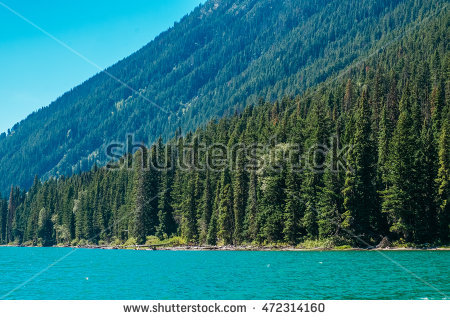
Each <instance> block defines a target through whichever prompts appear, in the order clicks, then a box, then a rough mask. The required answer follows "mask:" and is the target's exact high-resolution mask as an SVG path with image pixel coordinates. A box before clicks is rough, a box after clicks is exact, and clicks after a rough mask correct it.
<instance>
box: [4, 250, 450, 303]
mask: <svg viewBox="0 0 450 320" xmlns="http://www.w3.org/2000/svg"><path fill="white" fill-rule="evenodd" d="M51 264H54V265H53V266H52V267H51V268H49V265H51ZM400 265H401V266H402V267H404V268H406V269H408V271H406V270H405V269H403V268H402V267H400ZM449 267H450V252H449V251H389V252H381V253H380V252H374V251H328V252H223V251H219V252H199V251H177V252H174V251H132V250H89V249H71V248H10V247H0V297H2V299H56V300H59V299H64V300H65V299H76V300H78V299H90V300H97V299H113V300H122V299H123V300H128V299H130V300H140V299H149V300H153V299H155V300H156V299H158V300H165V299H170V300H185V299H196V300H197V299H198V300H203V299H215V300H217V299H219V300H220V299H236V300H240V299H260V300H272V299H274V300H276V299H293V300H297V299H305V300H306V299H443V298H445V296H450V268H449ZM412 273H414V274H415V275H416V276H417V277H420V278H421V279H422V280H419V279H418V278H416V277H415V276H414V275H413V274H412ZM27 281H28V282H27ZM25 282H26V284H25V285H24V286H22V287H20V288H17V287H18V286H20V285H22V284H24V283H25ZM15 288H17V290H15V291H13V292H11V290H14V289H15ZM5 295H7V296H5Z"/></svg>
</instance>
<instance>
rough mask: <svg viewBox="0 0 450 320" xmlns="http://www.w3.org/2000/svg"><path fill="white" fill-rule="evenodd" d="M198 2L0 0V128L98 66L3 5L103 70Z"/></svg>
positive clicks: (198, 0) (178, 0) (16, 120)
mask: <svg viewBox="0 0 450 320" xmlns="http://www.w3.org/2000/svg"><path fill="white" fill-rule="evenodd" d="M204 2H205V0H164V1H161V0H126V1H124V0H64V1H61V0H40V1H35V0H0V133H1V132H4V131H6V130H7V129H8V128H11V127H12V126H13V125H14V124H15V123H17V122H19V121H20V120H22V119H24V118H25V117H26V116H27V115H28V114H30V113H31V112H33V111H35V110H37V109H39V108H40V107H44V106H47V105H48V104H49V103H50V102H52V101H54V100H55V99H56V98H57V97H59V96H60V95H62V94H63V93H64V92H66V91H67V90H70V89H71V88H73V87H74V86H76V85H78V84H80V83H81V82H83V81H84V80H87V79H88V78H89V77H91V76H92V75H94V74H96V73H97V72H98V69H96V68H95V67H94V66H92V65H90V64H89V63H87V62H86V61H84V60H83V59H81V58H80V57H78V56H77V55H75V54H73V53H72V52H70V51H69V50H67V49H66V48H64V47H63V46H61V45H60V44H58V43H57V42H56V41H55V40H53V39H51V38H49V37H48V36H46V35H45V34H43V33H42V32H41V31H39V30H37V29H36V28H34V27H33V26H32V25H30V24H28V23H27V22H25V21H23V20H22V19H21V18H19V17H17V16H16V15H14V14H13V13H11V12H10V11H8V10H7V9H6V8H4V7H3V6H2V4H5V5H7V6H8V7H10V8H11V9H13V10H15V11H16V12H18V13H19V14H21V15H22V16H24V17H25V18H27V19H28V20H30V21H32V22H33V23H35V24H36V25H38V26H39V27H41V28H42V29H44V30H45V31H47V32H48V33H50V34H52V35H53V36H55V37H56V38H58V39H60V40H61V41H63V42H65V43H66V44H68V45H69V46H70V47H72V48H73V49H74V50H76V51H78V52H79V53H81V54H82V55H83V56H85V57H86V58H88V59H89V60H91V61H92V62H94V63H95V64H97V65H99V66H101V67H102V68H106V67H108V66H110V65H111V64H113V63H115V62H117V61H118V60H120V59H122V58H124V57H126V56H128V55H129V54H131V53H133V52H135V51H136V50H138V49H139V48H141V47H142V46H144V45H145V44H146V43H148V42H149V41H151V40H153V39H154V38H155V37H156V36H157V35H158V34H159V33H161V32H162V31H164V30H166V29H168V28H169V27H171V26H173V23H174V22H175V21H179V20H180V19H181V18H182V17H183V16H184V15H185V14H188V13H190V12H191V11H192V10H193V9H194V8H195V7H196V6H198V5H199V4H200V3H204Z"/></svg>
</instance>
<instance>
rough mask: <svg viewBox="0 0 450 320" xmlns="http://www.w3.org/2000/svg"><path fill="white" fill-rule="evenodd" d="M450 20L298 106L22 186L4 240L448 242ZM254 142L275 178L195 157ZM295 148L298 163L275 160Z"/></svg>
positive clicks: (263, 111) (240, 164)
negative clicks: (308, 158)
mask: <svg viewBox="0 0 450 320" xmlns="http://www.w3.org/2000/svg"><path fill="white" fill-rule="evenodd" d="M447 22H448V17H447V18H446V19H443V20H442V21H438V22H436V23H434V24H431V25H430V26H429V27H428V28H427V29H424V30H422V31H419V32H415V33H413V34H412V35H410V36H408V37H406V38H405V39H404V40H403V41H401V42H400V43H399V44H398V45H395V46H392V47H391V48H389V49H386V50H384V51H382V52H380V53H379V54H378V55H377V56H376V57H374V58H372V59H370V60H368V61H366V62H365V63H363V64H361V65H358V66H357V67H355V68H354V69H352V70H351V71H350V72H349V73H348V74H346V75H345V76H344V77H343V78H339V79H337V80H335V81H328V82H326V83H323V84H321V85H319V86H317V87H316V88H314V89H310V90H307V91H306V92H305V93H304V94H303V95H301V96H297V97H295V98H289V97H286V98H284V99H282V100H280V101H276V102H274V103H273V102H267V101H264V100H263V99H261V100H260V102H259V103H258V104H256V105H250V106H248V107H247V108H245V109H244V110H243V111H242V112H236V114H235V115H233V116H230V117H224V118H222V119H220V120H214V121H211V122H210V123H209V124H207V125H206V126H204V127H201V128H199V129H197V130H196V131H194V132H187V133H185V134H182V133H181V130H177V132H176V134H175V136H174V138H173V139H171V140H170V141H168V142H167V143H166V144H165V143H163V140H162V139H159V140H158V141H156V142H155V143H154V144H153V145H152V146H150V147H149V148H141V149H140V150H139V151H138V152H136V153H135V154H134V155H126V156H124V157H123V158H122V159H121V161H120V162H119V164H121V166H120V168H119V169H115V170H111V169H108V168H107V167H103V168H99V167H97V166H94V168H93V169H92V170H91V171H89V172H85V173H81V174H77V175H73V176H71V177H60V178H51V179H49V180H47V181H45V182H41V181H40V180H39V179H38V178H37V177H36V179H35V181H34V183H33V186H32V187H31V188H30V189H29V190H28V191H27V192H25V191H22V190H20V189H19V188H16V187H12V188H11V192H10V194H9V197H8V199H1V200H0V241H1V242H2V243H16V244H32V245H44V246H48V245H55V244H68V243H72V244H80V243H87V242H89V243H123V242H126V241H129V242H132V243H138V244H142V243H145V242H146V241H147V238H148V237H149V236H151V237H158V238H159V239H162V240H163V239H170V238H172V237H175V236H177V237H180V238H182V239H183V240H184V241H185V242H186V243H192V244H194V243H195V244H209V245H217V244H220V245H240V244H245V243H258V244H275V243H278V244H291V245H296V244H299V243H301V242H303V241H306V240H329V241H331V242H332V243H333V244H335V245H343V244H347V245H351V246H367V245H375V244H377V243H378V242H380V240H381V239H382V238H383V237H385V236H387V237H389V239H391V240H392V241H398V242H407V243H414V244H425V243H429V244H441V245H445V244H448V243H449V224H450V202H449V201H450V187H449V181H450V111H449V101H450V83H449V80H448V79H450V55H449V53H448V48H447V46H448V44H447V42H446V41H445V39H446V35H448V32H447V31H448V27H447V25H448V23H447ZM274 137H275V139H274ZM255 143H262V144H265V145H268V146H269V148H268V150H267V151H265V154H263V155H262V157H269V158H270V157H271V158H272V159H274V161H275V164H276V166H275V167H276V168H274V166H261V167H258V168H257V169H256V170H249V169H248V166H249V159H248V158H247V157H245V156H240V154H239V153H234V154H233V156H232V159H231V160H232V161H231V163H232V166H225V167H224V168H223V169H222V170H212V169H210V168H209V169H198V168H197V167H198V166H197V165H196V164H197V163H205V161H206V159H207V154H205V153H202V152H185V150H187V149H189V150H194V151H195V150H198V149H200V146H202V145H206V146H211V145H213V144H220V145H223V146H226V147H227V148H228V149H232V148H233V146H235V145H243V146H251V145H252V144H255ZM290 145H295V146H298V148H297V154H295V153H294V156H293V157H278V156H277V154H279V153H280V152H281V153H282V151H283V150H284V149H285V148H286V147H287V146H290ZM315 146H328V148H327V149H326V152H315V153H313V154H312V157H313V158H314V159H312V160H313V161H312V162H313V163H314V164H315V166H316V167H313V168H312V167H306V168H304V169H303V170H296V169H295V164H296V162H295V159H298V158H299V157H298V156H299V155H302V156H304V155H305V154H308V150H310V149H311V147H313V148H314V147H315ZM345 148H347V149H346V150H348V152H347V153H346V161H345V163H344V166H337V164H336V163H333V162H334V161H335V160H336V159H337V158H339V157H335V155H336V154H337V153H339V152H340V150H343V149H345ZM272 154H274V156H272ZM185 157H187V159H185ZM158 158H159V159H158ZM303 158H304V157H303ZM180 160H182V161H180ZM129 162H131V163H132V165H131V169H130V168H129V166H128V165H127V164H128V163H129ZM168 162H169V163H168ZM170 162H176V163H185V164H187V165H185V166H183V167H181V168H180V166H172V165H170V164H171V163H170ZM150 163H164V164H165V166H162V167H161V168H160V169H158V170H156V169H154V168H153V166H150V165H149V164H150ZM336 168H338V169H339V170H336Z"/></svg>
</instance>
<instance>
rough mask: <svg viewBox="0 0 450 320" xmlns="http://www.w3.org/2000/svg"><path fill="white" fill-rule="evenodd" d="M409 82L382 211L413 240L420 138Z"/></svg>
mask: <svg viewBox="0 0 450 320" xmlns="http://www.w3.org/2000/svg"><path fill="white" fill-rule="evenodd" d="M410 96H411V94H410V90H409V87H408V85H407V86H406V88H405V89H404V91H403V94H402V98H401V100H400V107H399V109H400V115H399V119H398V122H397V126H396V128H395V131H394V136H393V139H392V155H391V160H390V163H391V165H390V174H389V184H390V186H389V189H388V190H387V191H385V192H383V211H384V212H385V213H386V214H388V215H389V216H390V224H391V228H390V229H391V232H394V233H396V234H397V235H398V236H400V237H402V238H404V239H406V240H407V241H412V240H413V231H414V230H413V225H414V217H415V214H414V212H415V211H416V210H417V208H415V206H414V201H413V200H414V199H413V189H414V188H415V184H416V183H417V181H415V177H414V172H413V171H412V170H411V169H412V168H414V162H415V156H416V150H417V146H418V141H417V137H416V132H414V119H413V116H412V106H411V101H410Z"/></svg>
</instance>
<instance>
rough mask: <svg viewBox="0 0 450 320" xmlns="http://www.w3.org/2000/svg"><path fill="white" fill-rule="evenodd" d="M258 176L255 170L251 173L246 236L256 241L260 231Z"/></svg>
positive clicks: (246, 215)
mask: <svg viewBox="0 0 450 320" xmlns="http://www.w3.org/2000/svg"><path fill="white" fill-rule="evenodd" d="M258 206H259V204H258V177H257V175H256V172H255V170H252V171H251V173H250V181H249V188H248V201H247V208H246V214H245V226H246V238H247V239H249V240H250V241H256V240H257V238H258V233H259V224H258V221H259V219H258Z"/></svg>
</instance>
